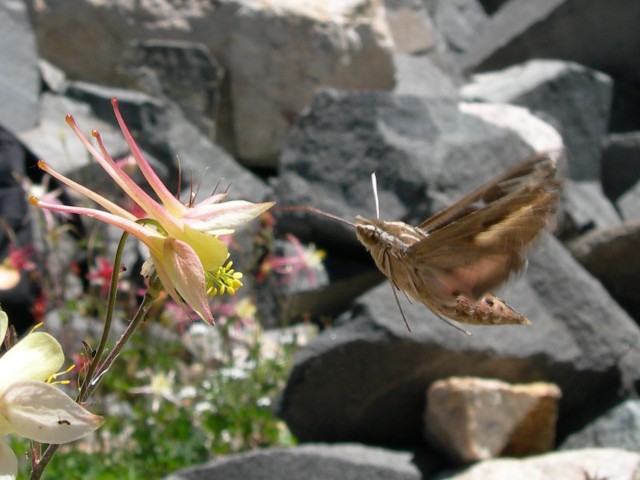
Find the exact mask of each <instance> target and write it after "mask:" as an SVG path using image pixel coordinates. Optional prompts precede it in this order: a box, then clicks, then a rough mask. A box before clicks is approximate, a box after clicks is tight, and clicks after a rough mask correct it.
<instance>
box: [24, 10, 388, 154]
mask: <svg viewBox="0 0 640 480" xmlns="http://www.w3.org/2000/svg"><path fill="white" fill-rule="evenodd" d="M27 4H28V5H29V10H30V13H31V19H32V22H33V23H34V26H35V31H36V35H37V39H38V50H39V53H40V55H41V56H42V57H43V58H45V59H47V60H48V61H50V62H51V63H53V64H54V65H57V66H58V67H60V68H62V69H63V70H64V71H65V72H67V73H68V74H69V76H70V77H71V78H82V79H83V80H88V81H94V82H98V83H103V84H108V85H121V84H122V83H123V82H124V79H123V78H122V76H121V69H119V67H120V65H121V60H122V52H123V51H124V50H125V49H126V47H127V44H128V43H129V42H130V41H132V40H137V41H143V40H149V39H158V38H160V39H163V40H187V41H191V42H200V43H202V44H204V45H205V46H206V47H208V49H209V51H210V52H211V54H212V55H213V56H214V57H215V58H216V59H217V60H218V61H219V62H220V63H221V64H222V66H223V68H224V69H225V71H226V72H227V74H228V77H227V80H228V83H229V88H228V90H225V92H227V93H226V95H227V96H228V98H226V99H223V100H222V104H221V105H224V106H226V108H229V109H230V112H220V118H227V119H231V120H230V122H231V125H230V127H231V128H230V130H231V132H232V133H231V136H232V137H233V138H231V139H224V140H223V141H222V143H223V144H232V145H234V146H235V152H234V153H236V154H237V155H238V156H239V157H241V159H242V160H243V161H244V162H245V163H247V164H250V165H255V166H274V165H275V163H276V160H277V156H278V154H279V153H280V150H281V149H282V147H283V145H284V142H285V138H286V136H287V133H288V131H289V128H290V126H291V123H292V122H293V121H295V119H296V117H297V116H298V115H299V114H300V112H301V110H303V109H304V108H305V107H306V106H308V105H309V104H310V102H311V99H312V98H313V95H314V93H315V92H316V90H318V89H319V88H323V87H333V88H338V89H343V90H353V89H373V90H376V89H381V90H390V89H392V88H393V86H394V66H393V59H392V51H393V41H392V39H391V35H390V33H389V28H388V25H387V22H386V17H385V10H384V6H383V5H382V1H381V0H348V1H345V0H330V1H328V0H310V1H304V2H302V1H295V0H268V1H266V0H217V1H211V2H202V1H201V0H181V1H177V0H163V1H158V2H134V1H131V0H115V1H113V2H105V1H103V0H76V1H74V2H59V1H58V0H28V1H27ZM74 26H77V28H74ZM218 130H219V131H229V128H224V127H223V126H221V127H220V128H219V129H218Z"/></svg>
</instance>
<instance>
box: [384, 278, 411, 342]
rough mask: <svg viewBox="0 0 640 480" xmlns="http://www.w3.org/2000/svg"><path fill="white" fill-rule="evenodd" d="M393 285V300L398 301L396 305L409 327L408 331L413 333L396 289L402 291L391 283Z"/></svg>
mask: <svg viewBox="0 0 640 480" xmlns="http://www.w3.org/2000/svg"><path fill="white" fill-rule="evenodd" d="M389 285H391V291H392V292H393V298H395V299H396V305H398V310H400V315H402V320H404V324H405V325H406V326H407V330H409V332H411V327H410V326H409V322H407V317H405V316H404V311H403V310H402V305H400V300H399V299H398V294H397V293H396V289H398V290H400V289H399V288H398V287H396V286H395V285H394V284H393V283H392V282H389Z"/></svg>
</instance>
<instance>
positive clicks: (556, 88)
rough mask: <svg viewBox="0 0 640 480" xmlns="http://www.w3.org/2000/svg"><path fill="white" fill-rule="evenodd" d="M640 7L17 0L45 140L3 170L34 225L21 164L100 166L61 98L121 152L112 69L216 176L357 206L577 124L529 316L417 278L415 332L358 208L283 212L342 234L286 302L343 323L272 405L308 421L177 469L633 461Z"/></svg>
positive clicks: (588, 469) (8, 8) (595, 468)
mask: <svg viewBox="0 0 640 480" xmlns="http://www.w3.org/2000/svg"><path fill="white" fill-rule="evenodd" d="M639 24H640V4H638V3H636V2H629V1H624V0H612V1H609V2H601V1H596V0H580V1H579V0H539V1H536V2H530V1H527V0H511V1H501V0H484V1H480V0H477V1H476V0H440V1H438V0H386V1H385V2H384V3H383V2H381V1H378V0H349V1H339V0H334V1H311V0H307V1H303V0H298V1H296V0H269V1H257V0H211V1H208V2H203V1H197V0H187V1H176V0H164V1H159V2H131V1H127V0H117V1H113V2H103V1H97V0H76V1H74V2H68V1H62V0H25V1H18V0H5V1H4V2H2V3H1V4H0V31H1V32H3V35H2V40H0V82H1V85H2V88H0V125H1V126H2V127H3V128H4V129H5V130H6V131H4V132H3V137H2V145H3V148H4V150H3V151H4V152H6V151H7V150H6V149H7V148H14V149H22V148H23V147H25V148H26V150H21V152H22V154H21V155H22V157H23V158H22V161H23V162H22V163H21V164H18V165H12V166H11V167H10V168H9V170H8V171H7V172H4V174H3V176H2V178H0V181H2V182H4V183H3V184H2V187H6V188H3V190H2V191H3V200H2V207H5V206H7V205H12V207H11V209H9V208H1V209H2V210H3V211H2V216H3V217H4V218H5V219H6V221H8V222H9V224H10V225H11V226H12V227H13V228H14V230H16V231H18V232H21V231H22V230H21V229H22V227H24V220H25V218H26V216H27V214H26V208H27V207H26V203H25V204H24V209H23V210H20V208H22V207H20V208H18V209H16V208H15V207H14V206H13V205H15V203H9V201H8V200H7V199H8V198H9V197H11V198H14V199H15V198H17V197H16V196H19V195H20V193H19V192H18V191H17V190H16V189H17V188H18V187H16V185H14V184H13V183H12V182H11V180H10V179H11V178H12V174H13V173H15V172H16V171H18V173H21V174H23V175H28V176H30V177H33V178H32V180H33V181H38V180H39V179H38V178H37V173H36V171H35V169H33V168H32V167H33V165H34V163H35V160H37V159H38V158H42V159H45V160H46V161H47V162H49V163H51V164H52V165H53V166H54V167H55V168H57V169H58V170H60V171H62V172H64V173H66V174H68V175H70V176H72V177H74V178H80V179H85V180H91V179H92V173H91V172H92V165H91V164H90V162H89V161H88V159H87V155H86V153H85V152H84V151H83V148H82V147H81V146H80V144H79V143H77V142H75V141H70V140H71V137H70V134H69V133H68V132H65V131H64V129H65V125H64V123H63V118H64V115H65V114H66V113H69V112H71V113H73V114H74V116H75V117H76V119H77V121H78V124H80V126H81V127H84V128H85V129H89V128H98V129H100V131H101V132H102V134H103V138H104V139H105V143H107V145H109V148H110V149H111V150H112V151H115V152H118V151H119V152H120V153H121V154H125V153H126V150H125V145H124V141H123V140H122V138H121V137H120V136H119V134H118V132H117V130H116V129H115V127H114V122H113V119H112V114H111V111H110V107H109V99H110V98H111V97H112V96H113V95H117V96H118V97H119V99H120V103H121V107H122V109H123V113H124V116H125V118H126V119H127V122H128V123H129V126H130V127H131V128H132V129H133V130H135V131H136V132H137V135H138V136H137V138H138V140H139V143H140V144H141V145H142V146H143V147H144V149H145V151H147V152H148V153H149V155H150V156H151V157H152V158H153V159H154V161H155V162H156V165H157V166H158V168H161V169H163V171H164V172H165V174H166V176H167V177H168V178H171V177H172V176H173V177H175V175H176V173H177V171H178V166H177V162H176V158H177V157H178V156H179V158H180V163H181V168H182V170H183V171H187V172H190V171H193V172H201V171H203V170H205V169H207V168H208V169H209V174H208V175H207V176H205V177H204V184H203V186H202V188H204V190H205V191H210V190H211V189H212V188H213V186H215V185H216V183H217V182H218V181H219V179H220V178H224V179H229V180H232V181H233V184H232V189H231V192H232V196H234V197H237V198H239V197H242V198H246V199H248V200H251V201H260V200H264V199H274V198H275V199H276V200H277V201H278V202H279V204H280V205H311V206H314V207H316V208H320V209H322V210H325V211H328V212H331V213H333V214H337V215H341V216H343V217H345V218H348V219H353V218H354V217H355V215H357V214H362V215H369V216H373V215H374V214H375V210H374V203H373V195H372V191H371V184H370V178H369V175H370V174H371V172H373V171H376V172H377V177H378V190H379V195H380V206H381V216H382V218H387V219H392V220H404V221H406V222H410V223H418V222H420V221H421V220H423V219H424V218H426V216H428V215H429V214H431V213H433V212H434V211H437V210H438V209H439V208H442V207H443V206H445V205H447V204H448V203H450V202H451V201H454V200H455V199H456V198H458V197H459V196H460V195H461V194H463V193H465V192H467V191H469V190H470V189H471V188H473V187H475V186H478V185H479V184H481V183H482V182H483V181H485V180H487V179H489V178H490V177H492V176H494V175H496V174H497V173H499V172H500V171H502V170H503V169H504V168H505V167H507V166H508V165H511V164H513V163H515V162H517V161H519V160H520V159H522V158H525V157H526V156H528V155H530V154H532V153H533V152H536V151H543V150H554V149H558V148H560V147H561V146H562V145H565V146H566V147H567V149H568V152H569V155H568V161H567V164H566V166H565V167H566V168H565V169H564V172H563V176H564V177H565V183H564V190H563V199H562V205H561V214H560V216H559V227H558V229H557V230H556V232H555V236H552V235H548V236H547V238H545V239H543V241H541V242H540V243H539V245H538V246H537V248H535V249H534V251H533V252H532V254H531V257H530V262H529V268H528V271H527V273H526V274H525V275H524V276H523V277H522V278H520V279H517V280H515V281H513V282H511V283H510V284H509V286H507V287H506V288H505V289H504V291H502V292H500V295H501V296H502V297H503V298H506V299H507V300H508V301H509V303H510V304H511V305H513V306H514V307H515V308H517V309H518V310H519V311H521V312H522V313H524V314H525V315H526V316H527V317H528V318H530V319H531V320H532V323H533V325H532V326H531V327H492V328H488V327H487V328H481V327H479V328H471V329H470V330H472V334H473V335H472V336H469V337H467V336H464V335H461V334H460V333H459V332H458V331H456V330H454V329H452V328H451V327H449V326H447V325H445V324H444V323H442V322H440V321H439V320H438V319H437V318H436V317H435V316H434V315H432V314H431V313H430V312H428V311H427V310H426V309H425V308H424V307H423V306H421V305H415V304H414V305H410V304H407V303H406V302H404V303H403V309H404V312H405V314H406V316H407V318H408V320H409V322H410V324H411V327H412V331H411V332H409V331H407V329H406V327H405V325H404V323H403V322H402V318H401V316H400V313H399V311H398V309H397V306H396V303H395V300H394V299H393V296H392V293H391V289H390V288H389V286H388V285H387V284H386V283H385V282H383V281H382V280H383V279H382V277H381V276H380V275H379V274H378V273H377V271H376V270H375V268H374V267H373V262H371V260H370V258H368V257H367V255H366V253H365V252H364V251H363V249H362V248H361V246H360V245H359V244H358V242H357V240H356V239H355V235H354V233H353V231H352V230H351V229H350V228H348V227H346V226H344V225H342V224H339V223H337V222H334V221H330V220H328V219H326V218H322V217H318V216H315V215H311V214H303V213H300V212H297V213H285V212H281V213H279V214H277V222H278V227H279V229H280V231H281V232H282V234H283V235H284V234H285V233H287V232H292V233H294V234H295V235H296V236H297V237H298V238H300V239H301V240H302V241H304V242H313V243H315V244H316V245H318V246H320V247H322V248H323V249H325V250H326V251H327V252H328V256H327V260H326V262H325V267H326V272H325V275H321V276H319V277H318V278H319V280H318V281H317V282H315V283H314V284H305V283H304V282H300V284H297V285H293V286H291V288H292V290H293V291H292V292H289V293H292V294H294V301H293V302H291V304H290V305H289V306H288V311H287V312H286V313H287V317H288V318H289V319H290V320H291V321H296V320H297V319H299V318H300V317H301V316H303V315H304V316H307V317H312V318H314V319H319V318H323V319H325V320H326V319H329V323H331V324H332V326H331V327H330V328H326V329H325V330H324V331H323V332H322V333H321V334H320V335H319V337H318V338H317V339H316V340H315V341H313V342H312V343H311V344H310V345H308V346H307V347H306V348H305V349H303V350H302V351H301V353H300V355H299V356H298V358H297V360H296V363H295V365H294V368H293V370H292V372H291V376H290V379H289V382H288V385H287V388H286V389H285V391H284V392H283V393H282V398H281V402H280V405H279V407H278V414H279V415H280V416H281V417H282V418H283V419H284V420H285V421H286V422H287V424H288V426H289V428H290V429H291V431H292V432H293V433H294V434H295V435H296V436H297V438H298V439H299V440H300V441H301V442H304V444H303V445H302V446H300V447H297V448H294V449H287V450H281V449H274V450H263V451H256V452H250V453H247V454H243V455H239V456H232V457H229V458H222V459H217V460H215V461H214V462H213V463H212V464H210V465H206V466H201V467H196V468H195V469H193V470H189V471H184V472H179V473H177V474H175V475H173V476H171V477H170V478H172V479H200V478H210V479H213V478H225V479H233V478H238V479H267V478H268V479H272V478H285V477H286V478H289V479H297V478H305V479H331V478H343V479H354V480H355V479H370V478H385V479H418V478H423V479H430V478H439V479H445V478H446V479H458V480H460V479H476V478H478V479H479V478H492V479H494V478H509V479H511V478H528V479H535V478H545V479H550V478H558V479H560V478H562V479H572V478H575V479H583V478H620V479H623V478H629V479H631V478H636V477H635V476H634V475H636V474H637V472H636V470H637V468H638V465H639V464H640V454H638V453H633V452H638V451H639V449H640V403H639V402H638V400H636V397H637V393H638V386H639V385H640V328H639V326H638V319H640V288H639V287H640V108H638V107H640V56H639V55H638V51H639V47H640V29H638V25H639ZM16 139H17V140H16ZM3 168H8V167H5V165H4V164H3ZM20 170H21V171H20ZM196 174H197V173H196ZM183 181H184V182H185V186H186V185H187V184H188V182H189V179H188V178H186V179H183ZM25 232H26V230H25ZM23 235H25V237H24V238H25V239H29V235H30V234H29V233H24V234H23ZM5 243H6V240H5ZM5 248H6V245H5ZM259 293H261V297H262V298H261V302H263V312H267V313H269V312H274V313H273V316H270V315H268V314H267V315H265V317H266V318H265V323H266V324H267V325H270V326H273V327H275V326H277V324H278V320H276V317H278V319H279V318H280V317H281V315H279V313H282V312H276V310H277V307H276V306H275V302H273V301H270V299H269V297H270V295H271V294H270V293H269V292H268V291H262V292H259ZM30 295H31V296H32V293H31V292H29V291H28V288H26V287H25V288H22V290H16V291H13V292H10V293H9V294H5V295H4V297H3V306H4V305H5V302H7V301H9V303H11V302H12V301H13V302H14V303H17V304H19V303H20V302H18V301H17V300H16V298H20V299H25V298H26V299H27V300H28V299H29V298H31V297H30ZM7 299H8V300H7ZM401 300H402V299H401ZM10 318H12V317H11V314H10ZM549 450H556V452H553V453H546V454H543V455H538V456H531V455H534V454H542V453H544V452H547V451H549ZM500 455H503V456H512V455H513V456H517V457H523V458H522V459H521V460H500V459H498V460H492V458H494V457H498V456H500ZM469 462H478V463H475V465H474V466H472V467H470V468H468V469H464V470H456V469H455V468H456V467H457V466H460V465H463V464H467V463H469ZM634 472H635V473H634Z"/></svg>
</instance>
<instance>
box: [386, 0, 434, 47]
mask: <svg viewBox="0 0 640 480" xmlns="http://www.w3.org/2000/svg"><path fill="white" fill-rule="evenodd" d="M384 7H385V10H386V17H387V22H388V23H389V31H390V32H391V36H392V38H393V43H394V51H395V52H396V54H416V55H417V54H424V53H426V52H429V51H431V50H433V49H434V48H435V45H436V38H435V32H434V25H433V22H432V21H431V17H430V16H429V12H427V9H426V6H425V2H423V1H422V0H385V2H384Z"/></svg>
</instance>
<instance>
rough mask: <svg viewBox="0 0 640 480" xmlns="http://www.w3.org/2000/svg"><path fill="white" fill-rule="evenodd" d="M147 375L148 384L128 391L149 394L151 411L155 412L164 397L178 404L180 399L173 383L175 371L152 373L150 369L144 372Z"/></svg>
mask: <svg viewBox="0 0 640 480" xmlns="http://www.w3.org/2000/svg"><path fill="white" fill-rule="evenodd" d="M144 375H145V376H146V377H149V384H148V385H145V386H143V387H135V388H130V389H129V392H130V393H138V394H139V393H144V394H147V395H151V411H152V412H154V413H157V412H158V410H159V409H160V402H161V401H162V400H163V399H164V400H167V401H168V402H171V403H173V404H174V405H180V399H179V398H178V397H177V396H176V394H175V392H174V383H175V377H176V372H175V371H174V370H171V371H170V372H169V373H164V372H160V373H153V372H151V371H150V370H146V371H145V372H144Z"/></svg>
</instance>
